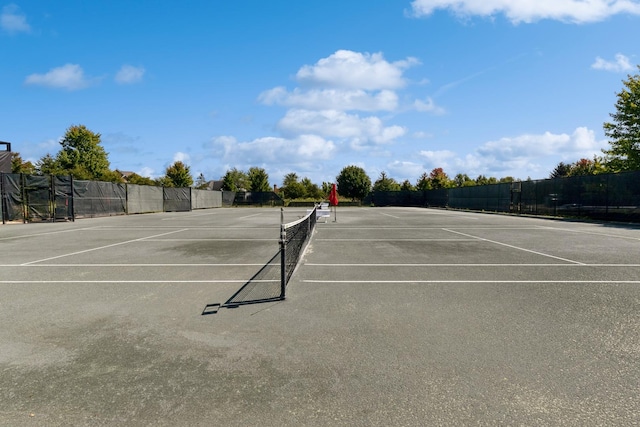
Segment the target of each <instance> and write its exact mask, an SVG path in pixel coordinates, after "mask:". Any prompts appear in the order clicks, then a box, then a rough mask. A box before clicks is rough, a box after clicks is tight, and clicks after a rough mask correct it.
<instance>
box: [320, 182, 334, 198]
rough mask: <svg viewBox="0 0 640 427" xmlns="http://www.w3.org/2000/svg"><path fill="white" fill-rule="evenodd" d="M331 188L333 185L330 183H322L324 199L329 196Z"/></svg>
mask: <svg viewBox="0 0 640 427" xmlns="http://www.w3.org/2000/svg"><path fill="white" fill-rule="evenodd" d="M332 186H333V183H331V182H324V181H323V182H322V194H323V196H324V197H327V196H329V194H331V187H332Z"/></svg>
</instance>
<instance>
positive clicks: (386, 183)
mask: <svg viewBox="0 0 640 427" xmlns="http://www.w3.org/2000/svg"><path fill="white" fill-rule="evenodd" d="M373 191H400V184H398V182H397V181H396V180H395V179H393V178H389V177H388V176H387V173H386V172H385V171H382V172H380V177H379V178H378V179H377V180H376V182H374V183H373Z"/></svg>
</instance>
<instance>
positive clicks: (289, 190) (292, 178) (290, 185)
mask: <svg viewBox="0 0 640 427" xmlns="http://www.w3.org/2000/svg"><path fill="white" fill-rule="evenodd" d="M280 190H281V191H282V192H283V193H284V197H285V198H287V199H300V198H302V197H304V196H305V189H304V186H303V185H302V183H300V182H298V175H297V174H296V173H295V172H291V173H288V174H286V175H285V176H284V179H283V181H282V188H281V189H280Z"/></svg>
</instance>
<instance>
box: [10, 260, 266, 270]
mask: <svg viewBox="0 0 640 427" xmlns="http://www.w3.org/2000/svg"><path fill="white" fill-rule="evenodd" d="M34 262H35V261H34ZM264 265H265V263H264V262H263V263H256V264H0V267H21V268H25V267H30V268H33V267H36V268H40V267H47V268H51V267H54V268H55V267H60V268H65V267H74V268H78V267H80V268H88V267H100V268H104V267H136V268H138V267H153V268H160V267H167V268H168V267H171V268H176V267H257V266H264Z"/></svg>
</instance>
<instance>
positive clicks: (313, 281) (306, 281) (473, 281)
mask: <svg viewBox="0 0 640 427" xmlns="http://www.w3.org/2000/svg"><path fill="white" fill-rule="evenodd" d="M302 282H303V283H330V284H332V283H334V284H342V283H398V284H407V283H481V284H482V283H577V284H587V283H598V284H601V283H606V284H640V280H302Z"/></svg>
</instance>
